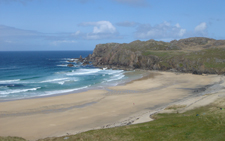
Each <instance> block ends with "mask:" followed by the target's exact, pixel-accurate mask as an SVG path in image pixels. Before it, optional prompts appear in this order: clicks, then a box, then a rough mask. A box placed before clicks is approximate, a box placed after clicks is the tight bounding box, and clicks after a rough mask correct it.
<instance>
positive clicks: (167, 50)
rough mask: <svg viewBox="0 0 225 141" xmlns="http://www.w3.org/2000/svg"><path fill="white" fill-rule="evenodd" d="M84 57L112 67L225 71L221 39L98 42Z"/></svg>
mask: <svg viewBox="0 0 225 141" xmlns="http://www.w3.org/2000/svg"><path fill="white" fill-rule="evenodd" d="M85 60H86V61H90V62H92V64H93V65H94V66H98V67H107V68H112V69H123V70H133V69H145V70H162V71H179V72H188V73H193V74H202V73H206V74H225V40H215V39H210V38H204V37H193V38H187V39H181V40H173V41H171V42H163V41H155V40H148V41H140V40H136V41H133V42H131V43H128V44H127V43H124V44H119V43H107V44H98V45H96V47H95V49H94V51H93V54H90V55H89V56H87V57H86V58H85Z"/></svg>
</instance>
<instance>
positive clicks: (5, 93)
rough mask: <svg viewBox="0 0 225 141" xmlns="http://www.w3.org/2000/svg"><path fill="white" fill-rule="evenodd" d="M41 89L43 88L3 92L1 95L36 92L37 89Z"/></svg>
mask: <svg viewBox="0 0 225 141" xmlns="http://www.w3.org/2000/svg"><path fill="white" fill-rule="evenodd" d="M40 88H41V87H37V88H30V89H16V90H6V91H1V92H0V94H2V95H7V94H12V93H21V92H27V91H36V90H37V89H40Z"/></svg>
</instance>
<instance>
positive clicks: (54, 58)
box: [0, 51, 134, 101]
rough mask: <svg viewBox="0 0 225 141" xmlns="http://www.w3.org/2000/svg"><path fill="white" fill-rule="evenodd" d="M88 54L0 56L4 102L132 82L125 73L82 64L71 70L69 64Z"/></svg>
mask: <svg viewBox="0 0 225 141" xmlns="http://www.w3.org/2000/svg"><path fill="white" fill-rule="evenodd" d="M88 54H92V51H27V52H0V100H3V101H4V100H15V99H24V98H33V97H40V96H50V95H56V94H65V93H73V92H77V91H81V90H87V89H93V88H102V87H106V86H115V85H118V84H121V83H124V82H126V81H128V80H131V79H132V78H131V77H130V76H128V75H126V72H125V71H123V70H110V69H107V70H102V69H100V68H97V67H94V66H93V65H86V66H83V65H82V63H79V62H73V63H72V64H73V65H74V67H67V64H71V63H70V62H68V60H71V59H74V58H79V57H80V55H81V56H82V57H86V56H88ZM133 79H134V78H133Z"/></svg>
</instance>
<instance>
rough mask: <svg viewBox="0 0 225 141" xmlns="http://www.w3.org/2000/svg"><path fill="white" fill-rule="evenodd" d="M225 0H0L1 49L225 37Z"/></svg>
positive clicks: (90, 47)
mask: <svg viewBox="0 0 225 141" xmlns="http://www.w3.org/2000/svg"><path fill="white" fill-rule="evenodd" d="M224 5H225V1H224V0H0V51H25V50H28V51H32V50H93V49H94V48H95V45H96V44H99V43H108V42H117V43H129V42H132V41H134V40H142V41H146V40H149V39H154V40H162V41H171V40H174V39H177V40H178V39H182V38H187V37H209V38H214V39H225V8H224Z"/></svg>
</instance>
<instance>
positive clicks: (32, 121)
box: [0, 71, 224, 140]
mask: <svg viewBox="0 0 225 141" xmlns="http://www.w3.org/2000/svg"><path fill="white" fill-rule="evenodd" d="M150 74H151V75H149V76H147V77H145V78H143V79H140V80H136V81H133V82H131V83H128V84H126V85H122V86H115V87H110V88H105V89H102V90H89V91H86V92H81V93H74V94H68V95H61V96H54V97H45V98H35V99H25V100H16V101H8V102H1V103H0V136H19V137H23V138H25V139H28V140H37V139H40V138H46V137H52V136H62V135H66V134H75V133H78V132H82V131H86V130H91V129H99V128H108V127H114V126H121V125H127V124H135V123H140V122H146V121H150V120H151V119H150V118H149V115H150V114H152V113H155V112H158V111H160V110H163V109H164V108H165V107H167V106H168V105H171V104H174V103H178V102H180V103H179V104H181V103H182V102H183V103H184V102H186V103H188V102H187V101H188V100H189V108H190V107H191V105H192V107H193V105H194V103H197V101H200V100H199V99H198V98H199V97H203V96H201V95H202V94H206V93H216V94H218V95H221V94H222V92H221V91H222V89H221V88H222V86H223V85H224V83H223V81H222V80H223V79H224V78H223V76H218V75H207V76H202V75H192V74H183V73H172V72H153V71H151V72H150ZM213 84H214V85H213ZM206 85H213V86H214V87H212V86H210V87H209V86H208V87H207V89H206V90H204V91H203V90H202V89H200V88H203V87H205V86H206ZM217 85H218V86H217ZM220 86H221V87H220ZM218 91H219V93H217V92H218ZM198 95H199V96H198ZM218 95H217V96H218ZM208 96H210V95H208ZM190 99H195V100H193V101H191V100H190ZM200 99H201V98H200ZM208 99H211V98H208ZM209 102H210V100H209V101H208V102H205V103H209ZM187 105H188V104H187ZM200 105H201V104H200Z"/></svg>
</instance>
